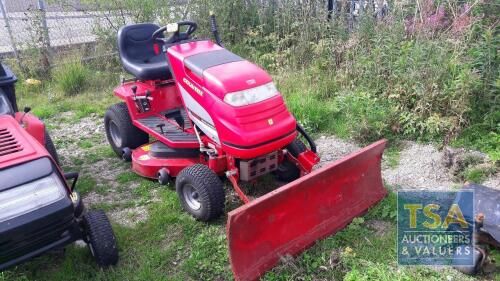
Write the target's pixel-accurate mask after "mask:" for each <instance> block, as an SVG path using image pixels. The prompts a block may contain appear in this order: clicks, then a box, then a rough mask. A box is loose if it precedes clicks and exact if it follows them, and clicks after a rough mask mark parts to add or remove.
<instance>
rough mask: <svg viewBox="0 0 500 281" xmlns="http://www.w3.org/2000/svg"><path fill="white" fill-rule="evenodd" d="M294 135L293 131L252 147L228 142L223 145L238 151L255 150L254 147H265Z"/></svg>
mask: <svg viewBox="0 0 500 281" xmlns="http://www.w3.org/2000/svg"><path fill="white" fill-rule="evenodd" d="M293 133H295V130H293V131H290V132H289V133H286V134H284V135H281V136H279V137H277V138H274V139H271V140H268V141H265V142H261V143H258V144H253V145H238V144H233V143H230V142H226V141H225V142H223V143H224V144H225V145H227V146H231V147H234V148H238V149H252V148H256V147H259V146H261V145H266V144H268V143H272V142H275V141H277V140H280V139H282V138H286V137H288V136H289V135H291V134H293Z"/></svg>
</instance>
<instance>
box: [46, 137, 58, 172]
mask: <svg viewBox="0 0 500 281" xmlns="http://www.w3.org/2000/svg"><path fill="white" fill-rule="evenodd" d="M45 149H47V151H48V152H49V154H50V156H52V159H54V161H56V164H57V165H60V162H59V155H58V154H57V150H56V147H55V146H54V142H53V141H52V138H51V137H50V135H49V132H48V131H47V129H45Z"/></svg>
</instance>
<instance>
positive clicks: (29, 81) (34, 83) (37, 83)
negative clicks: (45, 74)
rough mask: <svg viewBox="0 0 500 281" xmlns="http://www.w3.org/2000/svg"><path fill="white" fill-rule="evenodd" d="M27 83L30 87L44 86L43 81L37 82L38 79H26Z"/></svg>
mask: <svg viewBox="0 0 500 281" xmlns="http://www.w3.org/2000/svg"><path fill="white" fill-rule="evenodd" d="M25 83H26V84H28V85H33V86H39V85H41V84H42V81H40V80H37V79H32V78H29V79H26V81H25Z"/></svg>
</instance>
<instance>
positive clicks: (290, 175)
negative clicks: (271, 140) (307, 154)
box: [276, 139, 307, 182]
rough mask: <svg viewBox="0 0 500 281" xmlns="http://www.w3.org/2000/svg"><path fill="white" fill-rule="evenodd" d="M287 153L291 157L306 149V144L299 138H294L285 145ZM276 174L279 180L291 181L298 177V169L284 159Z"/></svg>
mask: <svg viewBox="0 0 500 281" xmlns="http://www.w3.org/2000/svg"><path fill="white" fill-rule="evenodd" d="M286 149H287V150H288V153H290V154H291V155H292V156H293V157H298V156H299V154H301V153H302V152H304V151H306V150H307V147H306V145H305V144H304V143H303V142H302V141H301V140H299V139H294V140H293V141H292V142H291V143H290V144H289V145H288V146H287V147H286ZM276 176H277V177H278V179H279V180H280V181H284V182H291V181H294V180H296V179H298V178H299V177H300V169H299V168H298V167H297V166H296V165H295V164H294V163H292V162H291V161H289V160H288V159H285V160H284V161H283V162H282V163H281V164H280V165H279V166H278V169H277V170H276Z"/></svg>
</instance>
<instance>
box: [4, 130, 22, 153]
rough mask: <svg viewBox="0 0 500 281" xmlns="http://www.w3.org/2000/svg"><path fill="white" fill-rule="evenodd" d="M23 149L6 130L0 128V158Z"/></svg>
mask: <svg viewBox="0 0 500 281" xmlns="http://www.w3.org/2000/svg"><path fill="white" fill-rule="evenodd" d="M22 150H23V147H22V146H21V144H19V142H18V141H17V140H16V138H15V137H14V136H13V135H12V133H11V132H10V131H9V130H8V129H7V128H0V157H2V156H5V155H9V154H12V153H16V152H19V151H22Z"/></svg>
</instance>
